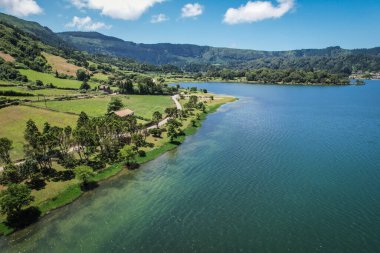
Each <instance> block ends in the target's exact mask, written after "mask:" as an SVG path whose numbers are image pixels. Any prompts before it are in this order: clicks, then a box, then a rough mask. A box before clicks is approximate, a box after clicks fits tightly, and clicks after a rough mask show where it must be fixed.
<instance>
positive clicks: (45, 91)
mask: <svg viewBox="0 0 380 253" xmlns="http://www.w3.org/2000/svg"><path fill="white" fill-rule="evenodd" d="M9 90H11V91H16V92H23V93H30V94H33V95H35V96H37V95H44V96H53V97H56V96H68V95H76V94H79V93H78V92H77V91H74V90H61V89H41V90H29V89H28V88H27V87H22V86H14V87H0V91H9Z"/></svg>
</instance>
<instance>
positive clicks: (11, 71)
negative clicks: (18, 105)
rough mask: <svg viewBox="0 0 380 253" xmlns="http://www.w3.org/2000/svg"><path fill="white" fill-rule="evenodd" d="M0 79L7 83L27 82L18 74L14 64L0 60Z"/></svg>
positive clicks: (25, 78)
mask: <svg viewBox="0 0 380 253" xmlns="http://www.w3.org/2000/svg"><path fill="white" fill-rule="evenodd" d="M0 79H1V80H9V81H20V82H27V81H28V78H27V77H26V76H23V75H21V74H20V72H19V71H18V70H17V69H16V68H15V66H14V64H12V63H10V62H4V61H3V60H2V59H0Z"/></svg>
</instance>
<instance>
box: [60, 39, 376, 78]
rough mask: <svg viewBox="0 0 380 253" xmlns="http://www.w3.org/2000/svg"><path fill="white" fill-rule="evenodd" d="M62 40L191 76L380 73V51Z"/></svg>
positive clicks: (118, 40)
mask: <svg viewBox="0 0 380 253" xmlns="http://www.w3.org/2000/svg"><path fill="white" fill-rule="evenodd" d="M59 36H60V37H61V38H62V39H64V40H65V41H67V42H68V43H70V44H72V45H75V46H76V47H77V48H79V49H81V50H85V51H88V52H91V53H100V54H107V55H113V56H121V57H128V58H133V59H136V60H139V61H143V62H146V63H151V64H174V65H177V66H180V67H182V68H183V69H184V70H185V71H188V72H198V71H206V70H208V69H209V68H210V66H215V65H217V66H219V67H220V68H233V69H242V68H243V69H258V68H271V69H300V70H307V71H310V70H326V71H329V72H331V73H341V74H351V73H352V72H355V71H360V70H362V71H380V47H378V48H373V49H355V50H347V49H342V48H340V47H329V48H325V49H302V50H292V51H273V52H272V51H256V50H243V49H231V48H215V47H208V46H196V45H186V44H184V45H178V44H169V43H164V44H162V43H161V44H137V43H133V42H127V41H123V40H121V39H118V38H114V37H109V36H105V35H102V34H100V33H95V32H90V33H89V32H66V33H60V34H59Z"/></svg>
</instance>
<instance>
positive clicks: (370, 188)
mask: <svg viewBox="0 0 380 253" xmlns="http://www.w3.org/2000/svg"><path fill="white" fill-rule="evenodd" d="M199 87H203V88H207V89H208V90H209V91H213V92H216V93H222V94H229V95H234V96H237V97H239V98H240V100H239V101H238V102H235V103H231V104H228V105H225V106H223V107H221V108H220V110H219V111H218V112H217V113H215V114H212V115H209V116H208V118H207V120H206V121H205V122H204V124H203V126H202V128H201V129H200V130H199V131H198V132H197V133H196V134H195V135H193V136H191V137H189V138H187V140H186V142H185V143H184V144H183V145H182V146H181V147H179V148H178V149H177V150H175V151H173V152H169V153H167V154H165V155H163V156H162V157H160V158H159V159H157V160H155V161H153V162H151V163H148V164H146V165H144V166H143V167H142V168H141V169H140V170H138V171H136V172H135V173H134V174H133V175H126V176H122V177H119V178H117V179H114V180H111V181H109V182H107V183H105V184H104V185H102V186H101V187H99V188H98V189H96V190H95V191H93V192H90V193H88V194H87V195H86V196H85V197H83V198H81V199H80V200H79V201H76V202H75V203H73V204H72V205H69V206H67V207H65V208H62V209H60V210H58V211H55V212H53V213H52V214H50V215H48V216H47V217H45V218H43V219H42V220H41V222H39V223H37V224H35V225H33V226H31V227H30V228H28V229H26V230H24V231H21V232H19V233H16V234H14V235H12V236H10V237H8V238H1V239H0V251H1V252H52V253H55V252H133V253H136V252H154V253H158V252H170V253H171V252H173V253H178V252H218V253H220V252H297V253H298V252H299V253H307V252H342V253H350V252H355V253H360V252H366V253H369V252H380V81H371V82H369V84H368V85H366V86H348V87H303V86H292V87H288V86H267V85H265V86H264V85H244V84H199Z"/></svg>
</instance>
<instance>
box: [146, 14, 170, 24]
mask: <svg viewBox="0 0 380 253" xmlns="http://www.w3.org/2000/svg"><path fill="white" fill-rule="evenodd" d="M168 20H169V17H168V16H166V15H165V14H163V13H161V14H158V15H154V16H152V19H151V20H150V22H151V23H152V24H157V23H162V22H165V21H168Z"/></svg>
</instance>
